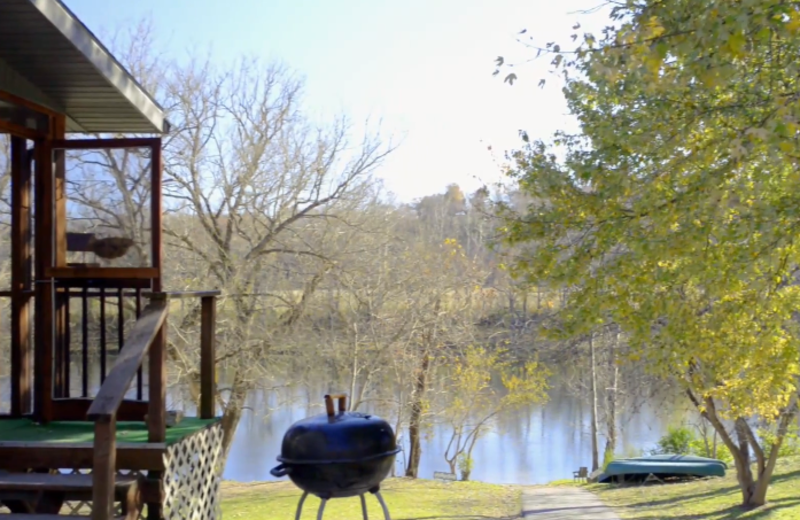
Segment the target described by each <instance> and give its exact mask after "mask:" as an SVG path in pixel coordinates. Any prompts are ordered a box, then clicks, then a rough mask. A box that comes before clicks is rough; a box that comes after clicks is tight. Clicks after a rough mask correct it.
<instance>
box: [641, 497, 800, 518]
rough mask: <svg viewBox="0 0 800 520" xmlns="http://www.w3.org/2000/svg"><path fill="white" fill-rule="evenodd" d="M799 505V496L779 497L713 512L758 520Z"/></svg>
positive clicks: (725, 515)
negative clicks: (761, 504) (755, 506)
mask: <svg viewBox="0 0 800 520" xmlns="http://www.w3.org/2000/svg"><path fill="white" fill-rule="evenodd" d="M797 505H800V498H779V499H777V500H773V501H770V502H768V503H767V505H766V506H764V507H763V508H760V509H756V510H753V509H744V508H742V507H741V506H731V507H726V508H725V509H718V510H716V511H714V512H713V513H714V514H717V515H719V514H722V515H724V516H721V517H716V518H719V520H735V519H736V518H742V517H743V516H744V515H746V514H749V515H750V516H748V520H758V519H760V518H768V517H769V516H770V515H772V514H773V513H775V512H777V511H780V510H781V509H786V508H789V507H794V506H797ZM629 508H630V509H633V510H634V511H635V510H636V509H637V508H636V507H635V506H633V507H629ZM709 514H710V513H702V514H697V513H692V514H687V515H681V514H678V515H674V514H671V515H670V517H669V518H670V520H700V519H702V518H708V515H709Z"/></svg>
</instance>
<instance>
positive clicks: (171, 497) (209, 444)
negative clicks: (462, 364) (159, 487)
mask: <svg viewBox="0 0 800 520" xmlns="http://www.w3.org/2000/svg"><path fill="white" fill-rule="evenodd" d="M221 455H222V425H221V423H219V422H217V423H214V424H213V425H210V426H208V427H207V428H204V429H202V430H200V431H199V432H197V433H195V434H193V435H190V436H189V437H186V438H184V439H182V440H181V441H180V442H177V443H175V444H173V445H171V446H169V447H168V448H167V453H166V454H165V455H164V466H165V467H166V471H165V472H164V477H163V482H164V520H216V519H217V518H222V513H221V511H220V503H219V489H220V481H221V480H222V461H221Z"/></svg>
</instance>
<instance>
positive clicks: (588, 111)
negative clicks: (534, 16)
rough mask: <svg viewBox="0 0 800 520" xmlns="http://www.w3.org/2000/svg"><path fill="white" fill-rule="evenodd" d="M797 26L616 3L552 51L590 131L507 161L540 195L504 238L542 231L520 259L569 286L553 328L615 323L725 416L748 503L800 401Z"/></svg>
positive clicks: (724, 7) (743, 13)
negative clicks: (567, 46) (601, 20)
mask: <svg viewBox="0 0 800 520" xmlns="http://www.w3.org/2000/svg"><path fill="white" fill-rule="evenodd" d="M798 31H800V12H799V11H798V4H797V3H796V2H785V1H779V0H742V1H739V2H728V1H724V0H672V1H669V2H664V1H657V0H641V1H633V0H625V1H621V2H614V8H613V9H612V11H611V25H610V26H609V27H608V28H606V29H605V30H604V32H603V34H602V35H593V34H585V35H584V36H583V38H582V40H581V43H580V45H579V47H578V48H577V49H576V50H575V51H574V52H570V53H563V50H562V49H561V48H559V47H558V46H557V45H551V46H549V47H548V48H547V51H548V52H553V53H554V54H553V55H554V56H555V58H554V60H553V65H554V66H555V67H556V68H557V69H558V70H559V71H561V72H562V73H563V76H564V78H565V79H566V86H565V88H564V93H565V96H566V98H567V102H568V106H569V109H570V111H571V113H572V114H574V115H575V116H576V117H577V118H578V120H579V122H580V126H581V132H580V133H579V134H569V133H567V132H560V133H557V134H556V135H555V136H554V139H553V140H552V141H551V142H545V141H542V140H537V141H529V139H528V137H527V135H525V134H523V140H525V141H526V144H525V145H524V147H523V149H522V150H520V151H518V152H515V153H514V154H513V155H512V159H513V160H514V167H513V168H512V169H511V171H510V175H511V176H512V177H513V178H514V179H516V180H517V181H518V184H519V187H520V189H521V190H522V191H523V192H525V193H526V194H528V195H529V196H531V198H532V199H533V200H536V201H538V202H537V203H535V204H531V205H529V206H528V208H526V210H524V211H522V212H513V211H510V210H508V209H507V208H505V209H504V208H501V210H503V211H501V214H503V215H504V216H505V228H504V229H503V232H504V235H505V238H506V241H507V242H508V243H509V244H511V245H516V246H521V245H529V246H534V245H535V254H524V253H523V254H520V255H518V256H517V257H516V259H515V262H514V266H515V268H516V272H517V274H518V275H522V276H523V277H525V278H526V279H527V280H528V281H530V282H535V283H549V284H551V285H552V286H559V287H569V288H570V291H569V293H568V294H569V297H568V301H567V303H566V305H565V306H564V307H563V308H562V309H560V315H561V316H560V317H561V318H562V321H561V323H562V326H561V327H560V328H559V329H558V330H555V331H552V332H554V333H555V334H557V335H559V336H561V337H575V336H577V335H580V334H585V333H586V332H588V331H589V330H591V328H592V327H594V326H596V325H597V324H598V323H599V322H605V321H608V320H613V321H614V322H616V323H617V324H619V325H620V326H621V327H622V328H623V330H624V331H625V332H626V334H627V335H628V337H629V338H630V343H631V347H632V354H631V356H633V357H634V358H639V359H643V360H646V361H647V363H648V365H649V366H650V367H651V369H652V370H653V371H654V372H655V373H656V374H659V375H662V376H666V377H671V378H674V379H675V380H676V381H678V382H679V383H680V384H682V385H683V388H684V390H685V392H686V394H687V395H688V396H689V398H690V399H691V401H692V402H693V403H694V404H695V406H696V407H697V409H698V410H699V411H700V412H701V413H702V414H703V416H704V417H705V418H706V419H707V420H708V421H709V422H710V423H711V424H712V425H713V426H714V428H715V429H716V430H717V432H718V433H719V435H720V438H721V439H722V441H723V442H724V444H725V446H726V447H727V448H728V449H729V450H730V451H731V454H732V456H733V458H734V462H735V465H736V469H737V473H738V478H739V483H740V487H741V492H742V502H743V505H744V506H746V507H754V506H759V505H762V504H764V503H765V501H766V495H767V488H768V485H769V481H770V478H771V476H772V473H773V470H774V467H775V461H776V458H777V456H778V452H779V450H780V445H781V442H782V440H783V438H784V437H785V435H786V432H787V428H788V426H789V424H790V423H791V419H792V417H793V416H794V414H795V413H796V410H797V400H798V373H800V365H799V363H798V361H800V337H798V327H797V322H796V321H795V320H794V316H795V314H794V313H795V312H796V309H797V308H798V304H799V303H800V288H798V284H797V281H798V271H800V267H799V264H800V261H799V260H800V256H799V253H800V250H798V242H797V240H796V237H797V236H798V232H797V231H798V226H800V192H798V190H797V186H798V183H799V181H800V167H799V165H800V139H798V125H800V102H799V101H800V82H798V78H799V77H800V62H798V61H797V60H796V58H795V57H796V56H797V55H798V53H800V38H799V37H798ZM756 416H757V417H759V418H761V419H763V420H766V421H768V422H770V423H771V424H772V425H773V428H774V430H773V431H774V432H775V437H774V439H772V441H774V442H771V443H770V444H765V443H763V442H761V441H760V440H759V439H758V436H757V435H756V434H755V432H754V429H755V427H754V426H753V425H752V424H753V422H752V419H750V418H752V417H756ZM725 419H728V420H729V424H732V425H733V428H732V431H728V429H726V427H725V424H724V422H723V421H724V420H725ZM751 452H752V454H753V455H754V456H755V460H756V464H755V470H753V469H752V468H751V466H750V463H749V460H750V454H751Z"/></svg>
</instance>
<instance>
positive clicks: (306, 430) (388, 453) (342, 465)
mask: <svg viewBox="0 0 800 520" xmlns="http://www.w3.org/2000/svg"><path fill="white" fill-rule="evenodd" d="M334 400H336V401H338V410H337V409H335V408H334ZM325 412H326V413H324V414H320V415H315V416H313V417H308V418H306V419H302V420H300V421H297V422H296V423H294V424H293V425H292V426H290V427H289V429H288V430H287V431H286V433H285V434H284V436H283V442H282V443H281V454H280V456H279V457H278V462H280V464H279V465H278V466H275V467H274V468H272V470H270V473H271V474H272V475H273V476H274V477H278V478H280V477H285V476H288V477H289V478H290V479H291V480H292V482H294V484H295V485H296V486H297V487H299V488H300V489H302V490H303V495H302V496H301V497H300V502H299V503H298V504H297V514H296V516H295V519H296V520H300V514H301V513H302V511H303V503H304V502H305V500H306V498H307V497H308V495H309V494H312V495H315V496H317V497H319V498H320V499H321V500H322V502H321V503H320V506H319V510H318V512H317V520H321V519H322V514H323V512H324V511H325V505H326V504H327V502H328V500H330V499H331V498H345V497H355V496H358V497H359V498H360V499H361V511H362V514H363V516H364V520H368V517H367V502H366V499H365V495H366V494H367V493H371V494H373V495H375V497H376V498H377V499H378V502H379V503H380V505H381V509H383V516H384V518H385V520H391V518H390V516H389V509H388V508H387V507H386V502H384V500H383V497H382V496H381V493H380V484H381V482H382V481H383V480H384V479H385V478H386V477H387V476H388V475H389V471H390V470H391V469H392V465H393V464H394V461H395V457H396V455H397V453H398V452H399V451H400V448H398V446H397V442H396V440H395V436H394V431H393V430H392V427H391V426H390V425H389V423H388V422H386V421H385V420H383V419H381V418H380V417H377V416H375V415H370V414H364V413H360V412H348V411H347V396H346V395H343V394H339V395H326V396H325Z"/></svg>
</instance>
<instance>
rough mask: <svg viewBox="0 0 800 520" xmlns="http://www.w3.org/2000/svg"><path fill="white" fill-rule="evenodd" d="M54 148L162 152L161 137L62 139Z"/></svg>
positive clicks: (54, 143)
mask: <svg viewBox="0 0 800 520" xmlns="http://www.w3.org/2000/svg"><path fill="white" fill-rule="evenodd" d="M53 148H62V149H65V150H109V149H120V148H150V149H153V150H155V149H158V150H159V151H160V150H161V138H160V137H129V138H122V139H68V140H67V139H61V140H56V141H53Z"/></svg>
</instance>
